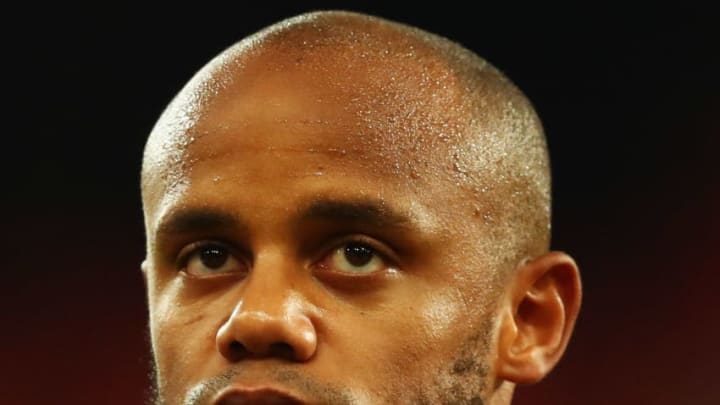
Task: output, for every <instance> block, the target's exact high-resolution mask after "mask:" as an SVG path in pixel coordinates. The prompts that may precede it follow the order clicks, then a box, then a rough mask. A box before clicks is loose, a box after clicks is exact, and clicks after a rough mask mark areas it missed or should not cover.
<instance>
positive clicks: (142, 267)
mask: <svg viewBox="0 0 720 405" xmlns="http://www.w3.org/2000/svg"><path fill="white" fill-rule="evenodd" d="M149 269H150V263H149V262H148V260H147V259H145V260H143V261H142V263H140V271H141V272H142V275H143V279H144V280H145V283H146V284H147V281H148V271H149Z"/></svg>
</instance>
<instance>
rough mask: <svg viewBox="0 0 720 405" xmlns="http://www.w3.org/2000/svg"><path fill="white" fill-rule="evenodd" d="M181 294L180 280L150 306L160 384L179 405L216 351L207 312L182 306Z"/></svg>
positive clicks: (174, 282)
mask: <svg viewBox="0 0 720 405" xmlns="http://www.w3.org/2000/svg"><path fill="white" fill-rule="evenodd" d="M180 291H181V282H180V280H174V281H171V282H170V283H168V285H167V286H166V287H165V288H164V289H163V290H162V293H160V294H158V295H157V298H156V299H154V300H153V299H152V297H151V305H150V330H151V336H152V346H153V352H154V356H155V363H156V368H157V377H158V384H159V389H160V392H161V393H162V395H163V397H164V398H165V399H166V400H167V401H168V402H169V403H180V398H179V396H180V395H182V393H183V392H184V390H185V389H187V387H188V386H191V385H192V384H194V383H195V382H196V381H198V379H199V378H200V377H201V376H202V375H203V373H204V368H205V366H206V364H207V363H208V361H207V360H208V359H211V358H212V352H214V350H215V336H214V334H213V333H212V332H213V328H212V327H211V325H209V324H208V322H211V321H212V320H211V319H209V317H207V316H206V312H207V311H208V310H207V309H206V308H205V307H204V306H201V305H187V304H185V303H183V302H182V300H181V299H180V298H179V297H180Z"/></svg>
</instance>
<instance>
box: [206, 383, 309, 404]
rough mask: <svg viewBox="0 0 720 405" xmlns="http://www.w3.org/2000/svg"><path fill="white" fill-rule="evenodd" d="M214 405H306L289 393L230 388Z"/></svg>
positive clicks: (221, 394)
mask: <svg viewBox="0 0 720 405" xmlns="http://www.w3.org/2000/svg"><path fill="white" fill-rule="evenodd" d="M212 404H213V405H251V404H252V405H304V404H305V402H303V401H301V400H300V399H298V398H296V397H294V396H292V395H291V394H289V393H286V392H283V391H279V390H276V389H272V388H242V387H230V388H227V389H225V390H223V391H221V392H220V393H219V394H218V396H217V397H216V398H215V400H214V401H213V402H212Z"/></svg>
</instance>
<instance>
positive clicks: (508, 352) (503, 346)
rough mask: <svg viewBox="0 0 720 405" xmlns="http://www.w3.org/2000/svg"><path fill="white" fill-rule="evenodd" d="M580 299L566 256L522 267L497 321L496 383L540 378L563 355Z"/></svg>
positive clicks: (575, 270)
mask: <svg viewBox="0 0 720 405" xmlns="http://www.w3.org/2000/svg"><path fill="white" fill-rule="evenodd" d="M581 295H582V293H581V284H580V273H579V271H578V268H577V265H576V264H575V261H574V260H573V259H572V258H571V257H570V256H568V255H567V254H565V253H562V252H550V253H547V254H545V255H542V256H540V257H538V258H536V259H534V260H532V261H528V262H524V263H522V264H521V265H520V267H519V268H518V269H517V271H516V274H515V275H514V278H513V280H512V281H511V285H510V286H509V288H508V292H507V295H506V301H505V305H504V308H503V309H502V312H501V315H500V324H499V331H498V333H499V336H498V352H497V357H496V364H495V367H496V370H497V377H498V378H499V379H503V380H508V381H512V382H515V383H535V382H538V381H540V380H541V379H542V378H543V377H545V375H547V374H548V373H549V372H550V370H552V368H553V367H554V366H555V364H557V362H558V361H559V360H560V358H561V357H562V355H563V353H564V351H565V347H566V346H567V343H568V341H569V339H570V335H571V334H572V330H573V327H574V325H575V320H576V318H577V314H578V311H579V309H580V302H581Z"/></svg>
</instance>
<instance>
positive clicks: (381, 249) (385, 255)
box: [175, 234, 399, 271]
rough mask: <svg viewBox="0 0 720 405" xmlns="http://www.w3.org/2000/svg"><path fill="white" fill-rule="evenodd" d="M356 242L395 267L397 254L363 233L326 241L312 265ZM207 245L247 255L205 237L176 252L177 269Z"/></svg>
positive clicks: (227, 244)
mask: <svg viewBox="0 0 720 405" xmlns="http://www.w3.org/2000/svg"><path fill="white" fill-rule="evenodd" d="M351 243H357V244H361V245H365V246H367V247H369V248H370V249H372V250H373V252H374V253H375V254H377V255H378V256H379V257H380V259H382V260H383V261H384V262H385V263H386V264H387V265H388V266H391V267H397V265H398V262H399V260H398V259H397V255H396V254H395V253H394V252H393V250H392V248H390V247H386V246H384V245H383V244H381V243H379V242H377V241H376V240H375V239H374V238H371V237H369V236H365V235H357V234H356V235H347V236H343V237H340V238H335V239H333V240H332V241H331V242H330V243H327V244H326V245H325V246H323V248H321V249H320V252H322V253H321V254H320V255H319V256H318V257H316V258H315V260H312V263H313V266H318V265H319V264H320V263H321V262H322V261H323V260H325V259H326V258H327V257H329V256H330V255H332V253H333V252H335V251H336V250H337V249H338V248H340V247H342V246H345V245H348V244H351ZM209 246H220V247H222V248H223V249H226V250H227V251H228V252H229V254H230V255H232V256H234V257H235V258H236V259H238V260H242V259H243V258H246V257H248V256H247V255H242V254H238V250H237V249H235V248H233V247H232V245H231V244H230V243H227V242H225V241H223V240H215V239H206V240H201V241H197V242H193V243H190V244H189V245H186V246H185V247H183V248H182V249H180V251H179V253H178V254H177V260H176V261H175V267H176V268H177V270H178V271H180V270H183V269H185V268H186V267H187V265H188V263H189V262H190V259H191V258H192V257H193V256H194V255H196V254H197V253H198V252H200V250H202V249H203V248H206V247H209Z"/></svg>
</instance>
